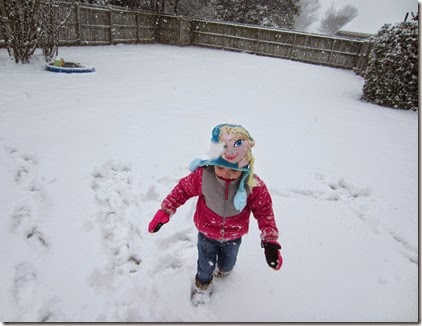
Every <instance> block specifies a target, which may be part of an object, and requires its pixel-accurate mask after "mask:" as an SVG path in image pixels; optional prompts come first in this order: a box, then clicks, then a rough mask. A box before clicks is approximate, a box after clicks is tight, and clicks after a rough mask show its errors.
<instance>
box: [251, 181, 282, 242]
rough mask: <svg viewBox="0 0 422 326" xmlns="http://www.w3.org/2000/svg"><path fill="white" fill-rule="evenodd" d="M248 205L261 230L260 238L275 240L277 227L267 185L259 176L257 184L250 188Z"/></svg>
mask: <svg viewBox="0 0 422 326" xmlns="http://www.w3.org/2000/svg"><path fill="white" fill-rule="evenodd" d="M255 177H256V176H255ZM256 178H257V177H256ZM248 205H249V207H250V209H251V211H252V213H253V215H254V217H255V218H256V220H257V222H258V227H259V229H260V230H261V240H262V241H277V239H278V229H277V225H276V222H275V216H274V211H273V202H272V199H271V195H270V193H269V191H268V189H267V186H266V185H265V184H264V182H263V181H262V180H260V179H259V178H258V185H257V186H255V187H254V188H252V191H251V194H250V195H249V198H248Z"/></svg>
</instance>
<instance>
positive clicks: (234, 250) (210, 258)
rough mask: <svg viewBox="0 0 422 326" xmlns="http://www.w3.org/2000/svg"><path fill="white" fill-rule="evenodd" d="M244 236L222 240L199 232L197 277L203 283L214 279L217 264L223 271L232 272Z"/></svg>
mask: <svg viewBox="0 0 422 326" xmlns="http://www.w3.org/2000/svg"><path fill="white" fill-rule="evenodd" d="M241 242H242V238H239V239H236V240H231V241H224V242H220V241H217V240H213V239H209V238H207V237H206V236H205V235H204V234H202V233H201V232H199V234H198V268H197V274H196V279H198V280H199V281H201V282H202V283H208V282H211V280H212V275H213V272H214V269H215V267H216V264H217V265H218V268H219V269H220V270H221V271H222V272H230V271H231V270H232V269H233V267H234V265H235V264H236V259H237V254H238V253H239V248H240V244H241Z"/></svg>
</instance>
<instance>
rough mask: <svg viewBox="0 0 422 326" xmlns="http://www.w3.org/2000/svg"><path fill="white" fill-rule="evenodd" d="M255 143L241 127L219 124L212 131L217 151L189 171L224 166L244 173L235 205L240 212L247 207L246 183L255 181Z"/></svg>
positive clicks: (234, 201)
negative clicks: (202, 167)
mask: <svg viewBox="0 0 422 326" xmlns="http://www.w3.org/2000/svg"><path fill="white" fill-rule="evenodd" d="M254 145H255V141H254V140H253V138H252V137H251V136H250V134H249V132H248V131H247V130H246V129H245V128H243V127H242V126H241V125H234V124H227V123H225V124H219V125H218V126H216V127H214V129H213V130H212V137H211V146H212V150H214V151H216V152H215V153H214V155H213V153H211V156H213V157H211V158H210V159H208V160H202V159H199V158H198V159H195V160H193V161H192V162H191V163H190V164H189V170H190V171H192V172H193V171H195V170H196V169H197V168H198V167H200V166H210V165H213V166H222V167H226V168H229V169H233V170H239V171H242V172H243V173H242V177H241V179H240V184H239V189H238V190H237V192H236V195H235V196H234V200H233V204H234V207H235V208H236V209H237V210H238V211H242V210H243V209H244V208H245V206H246V199H247V194H246V189H245V183H247V184H248V185H251V182H252V179H253V163H254V157H253V155H252V151H251V149H252V147H253V146H254Z"/></svg>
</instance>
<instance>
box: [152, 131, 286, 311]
mask: <svg viewBox="0 0 422 326" xmlns="http://www.w3.org/2000/svg"><path fill="white" fill-rule="evenodd" d="M211 140H212V144H213V147H214V149H217V150H218V155H216V156H217V157H215V158H212V159H209V160H201V159H196V160H194V161H193V162H192V163H191V164H190V165H189V169H190V171H191V173H190V174H189V175H188V176H186V177H184V178H182V179H181V180H180V181H179V183H178V184H177V185H176V186H175V187H174V188H173V190H172V191H171V192H170V194H169V195H168V196H167V197H166V198H165V199H164V200H163V202H162V203H161V209H159V210H158V211H157V213H156V214H155V216H154V218H153V219H152V220H151V222H150V223H149V226H148V231H149V232H157V231H158V230H159V229H160V228H161V227H162V226H163V224H165V223H167V222H168V221H169V220H170V217H171V216H172V215H174V213H175V212H176V210H177V208H178V207H179V206H181V205H183V204H184V203H185V202H186V201H187V200H188V199H189V198H192V197H198V201H197V204H196V211H195V214H194V217H193V220H194V222H195V226H196V227H197V229H198V231H199V235H198V262H197V273H196V276H195V283H194V287H193V291H192V303H193V304H194V305H195V306H196V305H198V304H201V303H204V302H205V301H207V300H208V297H209V295H210V294H211V293H212V289H213V286H212V280H213V276H216V277H224V276H226V275H228V274H229V273H230V272H231V271H232V269H233V267H234V266H235V263H236V259H237V254H238V252H239V247H240V244H241V241H242V236H243V235H245V234H246V233H247V232H248V229H249V217H250V213H251V212H252V214H253V215H254V217H255V218H256V220H257V222H258V227H259V229H260V231H261V246H262V247H263V248H264V252H265V257H266V260H267V263H268V265H269V266H270V267H271V268H273V269H275V270H279V269H280V268H281V265H282V263H283V259H282V257H281V254H280V249H281V246H280V244H279V242H278V241H277V239H278V229H277V226H276V222H275V218H274V212H273V208H272V200H271V196H270V194H269V192H268V189H267V187H266V186H265V184H264V182H263V181H262V180H261V179H260V178H259V177H258V176H257V175H255V174H253V165H254V157H253V155H252V147H253V146H254V145H255V142H254V140H253V139H252V137H251V136H250V135H249V133H248V131H247V130H246V129H244V128H243V127H242V126H240V125H232V124H220V125H218V126H216V127H215V128H214V129H213V131H212V139H211Z"/></svg>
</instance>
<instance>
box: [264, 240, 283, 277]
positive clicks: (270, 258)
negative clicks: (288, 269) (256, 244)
mask: <svg viewBox="0 0 422 326" xmlns="http://www.w3.org/2000/svg"><path fill="white" fill-rule="evenodd" d="M261 247H263V248H264V251H265V258H266V259H267V264H268V266H270V267H271V268H273V269H275V270H276V271H278V270H279V269H280V268H281V265H283V257H281V253H280V249H281V246H280V244H279V243H278V242H277V241H268V242H264V241H262V243H261Z"/></svg>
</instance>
